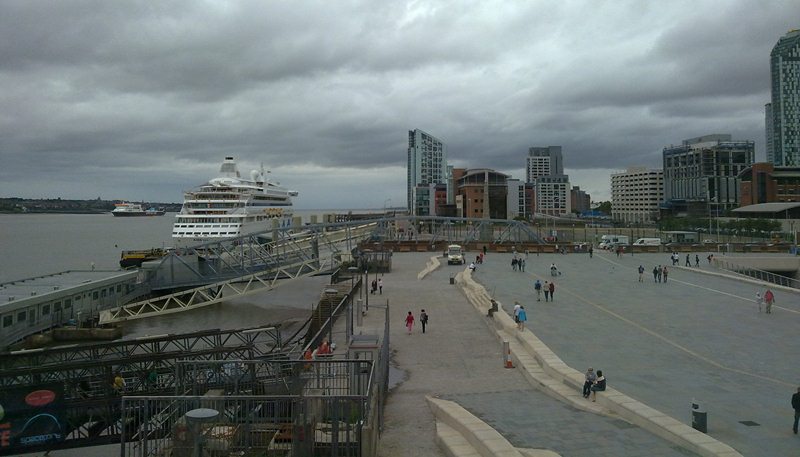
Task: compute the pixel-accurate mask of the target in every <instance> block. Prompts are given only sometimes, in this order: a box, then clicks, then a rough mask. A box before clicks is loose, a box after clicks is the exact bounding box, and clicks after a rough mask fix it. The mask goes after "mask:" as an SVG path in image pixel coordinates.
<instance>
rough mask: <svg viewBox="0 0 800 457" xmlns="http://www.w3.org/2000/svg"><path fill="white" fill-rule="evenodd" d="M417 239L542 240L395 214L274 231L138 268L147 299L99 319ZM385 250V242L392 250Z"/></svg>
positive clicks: (229, 293) (481, 223)
mask: <svg viewBox="0 0 800 457" xmlns="http://www.w3.org/2000/svg"><path fill="white" fill-rule="evenodd" d="M402 240H415V241H416V242H418V243H423V244H430V245H431V246H433V245H437V244H442V243H445V244H446V243H451V242H460V243H468V242H474V241H484V242H487V243H506V242H527V243H531V242H533V243H542V239H541V238H540V237H539V235H538V234H537V233H535V232H534V231H533V230H532V229H531V227H530V226H529V225H528V224H526V223H524V222H520V221H509V220H497V219H469V218H447V217H414V216H394V217H382V218H378V219H373V220H359V221H350V222H338V223H329V224H314V225H307V226H304V227H303V229H302V231H300V232H298V230H297V228H294V229H272V230H267V231H264V232H260V233H254V234H250V235H247V236H241V237H237V238H232V239H225V240H221V241H218V242H211V243H205V244H200V245H196V246H191V247H187V248H181V249H177V250H174V251H171V252H169V253H168V254H167V255H166V256H164V257H163V258H161V259H160V260H158V261H153V262H146V263H144V264H143V265H142V268H141V269H140V277H139V279H140V282H142V283H145V284H146V286H147V287H148V288H149V289H150V291H151V295H152V296H153V297H152V298H149V299H147V300H143V301H138V302H135V303H130V304H126V305H124V306H121V307H118V308H113V309H108V310H104V311H101V312H100V323H101V324H108V323H116V322H122V321H126V320H132V319H141V318H146V317H151V316H157V315H162V314H168V313H176V312H181V311H185V310H188V309H194V308H198V307H202V306H208V305H212V304H214V303H218V302H221V301H224V300H227V299H230V298H232V297H235V296H241V295H248V294H252V293H256V292H262V291H265V290H271V289H273V288H275V287H277V286H278V285H279V284H281V283H284V282H286V281H292V280H296V279H298V278H302V277H305V276H310V275H316V274H323V273H327V272H331V271H333V270H335V269H336V268H338V267H339V266H341V265H342V264H350V263H351V262H352V261H353V257H352V254H353V252H356V251H357V248H358V246H359V244H360V243H362V242H366V241H371V242H379V243H386V244H387V245H389V246H390V244H391V243H392V242H396V241H402ZM389 248H390V247H389Z"/></svg>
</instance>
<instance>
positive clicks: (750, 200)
mask: <svg viewBox="0 0 800 457" xmlns="http://www.w3.org/2000/svg"><path fill="white" fill-rule="evenodd" d="M739 183H740V184H739V189H740V190H739V194H740V195H741V198H740V201H739V203H740V206H748V205H756V204H759V203H786V202H800V167H776V166H775V165H773V164H771V163H769V162H759V163H754V164H753V166H751V167H748V168H745V169H744V170H743V171H742V172H741V173H739Z"/></svg>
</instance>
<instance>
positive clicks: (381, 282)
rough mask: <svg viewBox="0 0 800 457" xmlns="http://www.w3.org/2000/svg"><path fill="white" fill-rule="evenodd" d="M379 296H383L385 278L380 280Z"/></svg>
mask: <svg viewBox="0 0 800 457" xmlns="http://www.w3.org/2000/svg"><path fill="white" fill-rule="evenodd" d="M378 295H383V278H378Z"/></svg>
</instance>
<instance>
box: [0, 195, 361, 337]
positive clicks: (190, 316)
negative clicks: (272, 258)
mask: <svg viewBox="0 0 800 457" xmlns="http://www.w3.org/2000/svg"><path fill="white" fill-rule="evenodd" d="M340 212H347V210H305V211H300V210H295V215H297V216H301V217H302V218H303V222H308V221H309V220H310V216H311V214H317V215H321V214H322V213H340ZM354 212H363V211H358V210H357V211H354ZM174 219H175V213H167V214H166V215H164V216H160V217H125V218H121V217H114V216H112V215H111V214H0V257H1V258H2V261H0V283H3V282H8V281H13V280H18V279H24V278H30V277H34V276H40V275H44V274H50V273H57V272H60V271H65V270H88V269H90V268H91V265H92V263H94V265H95V268H96V269H98V270H118V269H119V257H120V252H121V251H123V250H131V249H149V248H153V247H168V246H172V239H171V234H172V223H173V222H174ZM328 279H329V278H327V277H317V278H306V279H303V280H302V281H304V285H305V284H307V285H308V286H307V287H300V288H298V287H286V288H281V287H278V288H277V289H275V290H273V291H270V292H265V293H260V294H253V295H249V296H246V297H241V298H237V299H234V300H230V301H227V302H225V303H220V304H217V305H212V306H209V307H206V308H202V309H199V310H195V311H191V312H187V313H178V314H173V315H167V316H161V317H158V318H155V319H143V320H139V321H132V322H129V323H127V324H126V326H125V333H126V337H135V336H142V335H156V334H162V333H178V332H184V331H193V330H199V329H208V328H241V327H252V326H257V325H264V324H272V323H277V322H282V321H287V320H288V321H289V322H293V321H299V320H304V318H305V317H306V316H307V315H308V312H309V310H310V309H311V306H312V304H313V302H314V301H315V299H316V298H317V297H318V296H319V294H320V293H321V291H322V289H323V288H324V284H325V283H326V282H327V281H328ZM298 289H302V290H298Z"/></svg>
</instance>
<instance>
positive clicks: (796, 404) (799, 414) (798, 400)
mask: <svg viewBox="0 0 800 457" xmlns="http://www.w3.org/2000/svg"><path fill="white" fill-rule="evenodd" d="M792 408H794V425H792V431H793V432H794V434H795V435H797V422H798V421H799V420H800V387H798V388H797V392H795V393H794V395H792Z"/></svg>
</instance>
